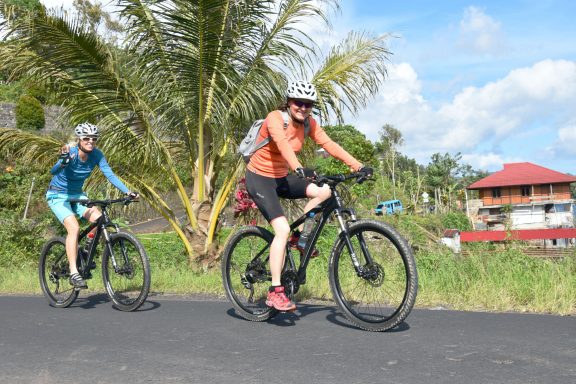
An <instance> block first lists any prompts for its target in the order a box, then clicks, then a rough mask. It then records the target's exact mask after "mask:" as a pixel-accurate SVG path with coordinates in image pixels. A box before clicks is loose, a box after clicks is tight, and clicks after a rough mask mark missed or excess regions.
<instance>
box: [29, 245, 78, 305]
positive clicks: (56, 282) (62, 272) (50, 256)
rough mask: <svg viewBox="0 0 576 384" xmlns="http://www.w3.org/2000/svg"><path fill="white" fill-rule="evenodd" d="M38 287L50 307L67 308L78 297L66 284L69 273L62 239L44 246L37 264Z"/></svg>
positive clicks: (67, 283) (68, 284) (76, 292)
mask: <svg viewBox="0 0 576 384" xmlns="http://www.w3.org/2000/svg"><path fill="white" fill-rule="evenodd" d="M38 268H39V271H38V272H39V277H40V286H41V288H42V292H44V296H46V298H47V299H48V302H49V303H50V305H52V306H54V307H59V308H63V307H68V306H69V305H70V304H72V303H73V302H74V300H76V298H77V297H78V291H76V290H75V289H74V288H73V287H72V286H71V285H70V283H69V282H68V277H70V271H69V266H68V258H67V256H66V246H65V243H64V238H53V239H50V240H49V241H48V242H46V244H45V245H44V247H43V249H42V253H41V255H40V262H39V264H38Z"/></svg>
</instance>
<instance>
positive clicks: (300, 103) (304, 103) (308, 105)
mask: <svg viewBox="0 0 576 384" xmlns="http://www.w3.org/2000/svg"><path fill="white" fill-rule="evenodd" d="M292 101H293V102H294V105H295V106H297V107H298V108H302V107H305V108H312V107H313V106H314V103H313V102H312V101H302V100H292Z"/></svg>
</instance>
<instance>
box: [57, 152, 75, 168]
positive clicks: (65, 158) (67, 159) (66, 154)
mask: <svg viewBox="0 0 576 384" xmlns="http://www.w3.org/2000/svg"><path fill="white" fill-rule="evenodd" d="M71 159H72V158H71V157H70V152H62V153H61V154H60V160H62V163H61V164H60V165H61V166H62V168H64V167H65V166H67V165H68V163H70V160H71Z"/></svg>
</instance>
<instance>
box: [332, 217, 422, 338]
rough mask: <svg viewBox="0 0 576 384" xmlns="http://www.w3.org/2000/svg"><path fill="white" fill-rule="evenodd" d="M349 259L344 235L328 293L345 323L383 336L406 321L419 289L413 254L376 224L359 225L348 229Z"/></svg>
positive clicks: (388, 230) (397, 237) (393, 234)
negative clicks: (356, 265)
mask: <svg viewBox="0 0 576 384" xmlns="http://www.w3.org/2000/svg"><path fill="white" fill-rule="evenodd" d="M349 234H350V240H351V245H352V249H353V252H354V254H355V256H356V258H357V260H358V262H359V263H360V266H361V268H360V273H358V272H357V270H356V268H354V265H353V262H352V255H351V253H350V250H349V248H348V246H347V245H346V240H345V237H344V236H343V235H342V236H340V238H339V239H338V240H337V241H336V244H335V245H334V248H333V249H332V253H331V255H330V261H329V274H330V288H331V290H332V294H333V295H334V299H335V300H336V303H337V304H338V306H339V307H340V309H341V310H342V312H344V314H345V315H346V317H347V318H348V319H349V320H350V321H351V322H352V323H354V324H356V325H357V326H358V327H360V328H362V329H365V330H368V331H385V330H388V329H391V328H394V327H396V326H397V325H398V324H400V323H401V322H402V321H404V320H405V319H406V317H407V316H408V314H409V313H410V311H411V310H412V307H413V306H414V302H415V301H416V293H417V289H418V274H417V271H416V262H415V261H414V256H413V255H412V251H411V249H410V247H409V246H408V244H407V243H406V241H405V240H404V239H403V238H402V237H401V236H400V234H398V232H396V231H395V230H394V229H393V228H392V227H390V226H388V225H386V224H384V223H381V222H379V221H375V220H360V221H358V222H356V223H354V224H352V225H351V226H350V228H349Z"/></svg>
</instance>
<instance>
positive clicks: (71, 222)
mask: <svg viewBox="0 0 576 384" xmlns="http://www.w3.org/2000/svg"><path fill="white" fill-rule="evenodd" d="M62 224H64V228H66V231H67V232H68V234H69V235H78V232H80V224H78V220H76V218H75V217H74V215H70V216H68V217H67V218H65V219H64V221H63V222H62Z"/></svg>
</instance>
